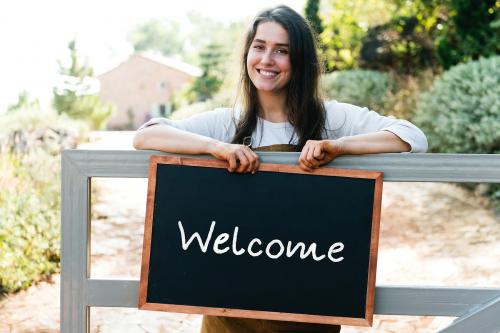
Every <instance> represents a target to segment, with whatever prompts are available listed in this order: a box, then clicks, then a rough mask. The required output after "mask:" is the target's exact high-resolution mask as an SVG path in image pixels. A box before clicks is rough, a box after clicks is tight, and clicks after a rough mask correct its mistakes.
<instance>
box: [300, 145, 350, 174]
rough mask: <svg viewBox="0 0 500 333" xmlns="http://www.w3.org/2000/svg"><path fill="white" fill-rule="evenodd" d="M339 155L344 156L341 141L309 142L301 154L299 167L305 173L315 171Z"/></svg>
mask: <svg viewBox="0 0 500 333" xmlns="http://www.w3.org/2000/svg"><path fill="white" fill-rule="evenodd" d="M339 155H342V145H341V142H340V141H339V140H307V142H306V144H305V145H304V148H302V152H301V153H300V157H299V166H300V168H301V169H303V170H305V171H313V170H314V169H316V168H318V167H320V166H322V165H324V164H327V163H329V162H330V161H332V160H333V159H334V158H335V157H337V156H339Z"/></svg>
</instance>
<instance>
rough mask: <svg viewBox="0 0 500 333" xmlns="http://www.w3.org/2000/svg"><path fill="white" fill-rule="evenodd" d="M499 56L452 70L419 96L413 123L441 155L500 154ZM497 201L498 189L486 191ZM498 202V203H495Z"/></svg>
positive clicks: (492, 188) (430, 145)
mask: <svg viewBox="0 0 500 333" xmlns="http://www.w3.org/2000/svg"><path fill="white" fill-rule="evenodd" d="M499 96H500V56H495V57H492V58H487V59H486V58H483V59H480V60H478V61H472V62H469V63H466V64H461V65H458V66H455V67H452V68H451V69H450V70H448V71H447V72H445V73H444V74H443V75H442V77H440V78H439V79H437V80H436V81H435V83H434V85H433V86H432V88H431V89H430V91H429V92H427V93H425V94H423V95H422V98H421V100H420V102H419V103H418V108H417V114H416V116H415V118H414V121H415V122H416V123H417V124H418V125H419V126H420V127H421V128H422V130H423V131H424V132H425V133H426V134H427V137H428V139H429V148H430V150H431V151H433V152H440V153H483V154H498V153H500V97H499ZM488 192H489V194H490V195H491V197H492V198H494V199H495V198H497V199H499V200H498V201H500V186H498V185H495V186H491V187H490V188H489V191H488ZM498 201H497V202H498Z"/></svg>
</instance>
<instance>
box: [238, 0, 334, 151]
mask: <svg viewBox="0 0 500 333" xmlns="http://www.w3.org/2000/svg"><path fill="white" fill-rule="evenodd" d="M263 22H276V23H278V24H280V25H281V26H282V27H283V28H284V29H285V30H286V31H287V32H288V39H289V52H290V53H289V54H290V63H291V66H292V75H291V79H290V82H289V83H288V85H287V87H286V89H287V99H286V106H287V109H288V121H289V122H290V124H291V125H292V126H293V128H294V136H295V135H296V136H297V146H298V148H299V149H302V147H303V146H304V145H305V143H306V141H307V140H310V139H313V140H320V139H322V134H323V133H324V131H325V118H326V116H325V107H324V104H323V100H322V99H321V97H320V91H319V78H320V75H321V63H320V61H319V58H318V54H317V52H316V39H315V35H314V33H313V30H312V29H311V27H310V26H309V24H308V23H307V21H306V20H305V19H304V18H303V17H302V16H300V15H299V14H298V13H297V12H296V11H294V10H293V9H291V8H290V7H287V6H277V7H274V8H271V9H268V10H265V11H263V12H261V13H259V14H258V15H257V16H256V17H255V19H254V21H253V23H252V24H251V26H250V28H249V30H248V32H247V34H246V37H245V41H244V46H243V52H242V57H241V81H240V96H241V103H242V114H241V116H240V120H239V122H238V124H237V126H236V132H235V134H234V137H233V139H232V143H240V144H241V143H242V142H243V140H244V138H245V137H249V136H251V135H252V133H253V132H254V131H255V128H256V127H257V115H258V111H259V101H258V98H257V89H256V88H255V86H254V85H253V83H252V81H251V80H250V77H249V75H248V68H247V57H248V50H249V48H250V45H251V44H252V42H253V39H254V37H255V34H256V33H257V28H258V26H259V24H260V23H263ZM293 139H294V137H292V138H291V139H290V142H289V143H292V141H293Z"/></svg>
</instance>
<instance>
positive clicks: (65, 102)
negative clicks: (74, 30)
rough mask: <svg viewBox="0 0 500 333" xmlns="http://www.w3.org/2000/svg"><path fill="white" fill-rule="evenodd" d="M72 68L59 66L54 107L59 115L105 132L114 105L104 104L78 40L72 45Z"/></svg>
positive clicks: (70, 44) (70, 46)
mask: <svg viewBox="0 0 500 333" xmlns="http://www.w3.org/2000/svg"><path fill="white" fill-rule="evenodd" d="M68 49H69V51H70V65H69V66H68V67H66V66H64V65H63V63H62V62H61V61H58V64H59V74H61V78H62V80H61V82H60V83H59V84H58V85H57V86H56V87H54V89H53V93H54V99H53V105H54V108H55V109H56V110H57V112H58V113H59V114H67V115H68V116H70V117H71V118H75V119H82V120H85V121H87V122H88V123H89V125H90V126H91V128H93V129H102V128H103V127H104V126H105V125H106V121H107V119H108V118H109V117H110V116H111V114H112V112H113V106H111V105H104V104H103V103H102V102H101V100H100V98H99V95H98V94H97V92H98V91H97V90H98V89H96V80H95V79H93V78H92V75H93V69H92V67H90V66H89V65H88V63H87V62H82V61H81V58H80V57H79V55H78V52H77V48H76V41H75V40H72V41H70V42H69V43H68Z"/></svg>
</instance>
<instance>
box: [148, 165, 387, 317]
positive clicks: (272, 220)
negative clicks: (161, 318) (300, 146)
mask: <svg viewBox="0 0 500 333" xmlns="http://www.w3.org/2000/svg"><path fill="white" fill-rule="evenodd" d="M199 165H201V166H199ZM225 168H226V165H225V163H224V162H220V161H213V160H201V161H200V160H195V159H185V158H179V157H165V156H162V157H155V158H153V159H152V162H151V169H150V170H151V174H150V188H149V195H148V212H147V216H146V228H145V240H144V253H143V266H142V272H141V295H140V308H143V309H154V310H167V311H175V312H188V313H193V312H194V313H205V314H216V315H229V316H237V317H251V318H265V319H280V320H293V321H305V322H322V323H340V324H356V325H371V319H372V316H373V299H374V296H373V294H374V289H375V271H376V250H377V243H378V229H379V228H378V225H379V219H380V197H381V184H382V177H381V173H380V172H365V171H354V170H336V169H329V168H328V169H327V168H323V169H319V170H318V171H315V172H313V173H312V174H311V173H305V172H303V171H301V170H300V169H299V168H298V167H296V166H283V165H270V164H267V165H266V164H264V165H262V167H261V168H260V171H259V172H257V173H256V174H254V175H250V174H236V173H233V174H231V173H229V172H228V171H227V170H226V169H225ZM153 177H154V179H152V178H153ZM148 220H149V221H148ZM195 233H197V235H198V236H193V235H194V234H195ZM190 240H191V241H190ZM313 244H315V245H313ZM249 245H251V246H249ZM294 248H295V250H296V251H293V250H294ZM216 252H217V253H216ZM301 256H302V258H301Z"/></svg>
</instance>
